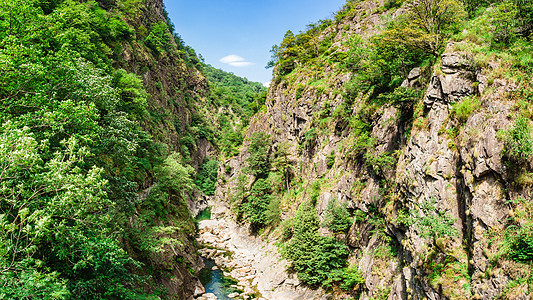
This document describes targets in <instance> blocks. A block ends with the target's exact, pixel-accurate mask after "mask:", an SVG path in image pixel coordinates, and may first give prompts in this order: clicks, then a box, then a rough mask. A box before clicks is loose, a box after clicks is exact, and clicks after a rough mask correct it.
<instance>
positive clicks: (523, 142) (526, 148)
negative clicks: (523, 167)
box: [504, 116, 533, 163]
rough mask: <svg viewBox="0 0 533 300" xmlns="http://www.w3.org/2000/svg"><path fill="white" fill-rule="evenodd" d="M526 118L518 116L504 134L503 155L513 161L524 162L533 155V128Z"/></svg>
mask: <svg viewBox="0 0 533 300" xmlns="http://www.w3.org/2000/svg"><path fill="white" fill-rule="evenodd" d="M529 123H530V121H529V119H528V118H525V117H523V116H519V117H518V118H517V119H516V121H515V123H514V126H513V127H512V128H511V130H509V131H508V132H505V133H504V136H505V155H507V156H508V157H509V158H510V159H512V160H514V161H515V162H519V163H520V162H526V161H528V160H529V159H530V158H531V157H533V130H532V128H531V125H530V124H529Z"/></svg>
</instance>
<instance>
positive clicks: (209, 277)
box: [200, 259, 237, 300]
mask: <svg viewBox="0 0 533 300" xmlns="http://www.w3.org/2000/svg"><path fill="white" fill-rule="evenodd" d="M204 262H205V268H204V269H202V271H200V281H201V282H202V284H203V285H204V287H205V292H206V293H213V294H215V296H217V297H218V299H219V300H231V298H228V295H229V294H231V293H233V292H236V291H237V290H236V289H234V288H231V287H230V286H231V285H234V284H236V282H235V281H234V280H232V279H231V278H226V277H224V275H223V273H222V271H221V270H219V269H216V270H212V268H213V267H214V266H216V265H215V262H214V261H212V260H210V259H204Z"/></svg>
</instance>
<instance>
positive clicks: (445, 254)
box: [217, 44, 528, 300]
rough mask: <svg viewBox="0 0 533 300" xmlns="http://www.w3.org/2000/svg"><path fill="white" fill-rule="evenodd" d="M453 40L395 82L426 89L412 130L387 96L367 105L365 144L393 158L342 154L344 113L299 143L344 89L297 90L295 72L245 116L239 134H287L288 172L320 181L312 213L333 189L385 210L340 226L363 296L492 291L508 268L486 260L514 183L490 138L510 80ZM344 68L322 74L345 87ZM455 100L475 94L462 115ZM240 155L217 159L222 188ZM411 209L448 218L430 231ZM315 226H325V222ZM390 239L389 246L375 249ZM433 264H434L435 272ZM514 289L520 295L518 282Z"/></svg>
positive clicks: (286, 210)
mask: <svg viewBox="0 0 533 300" xmlns="http://www.w3.org/2000/svg"><path fill="white" fill-rule="evenodd" d="M453 49H454V44H450V45H448V48H447V51H446V52H445V53H444V54H443V55H442V57H441V60H440V65H438V67H437V68H435V71H434V72H433V74H431V75H430V76H429V77H428V74H426V75H424V72H426V71H424V70H422V69H419V68H417V69H414V70H412V71H411V72H410V73H409V76H408V77H407V78H406V79H405V81H404V82H403V84H402V86H404V87H410V88H415V89H425V93H424V97H423V107H424V114H423V115H422V116H421V117H420V118H419V119H418V120H417V122H416V123H415V125H414V126H413V128H412V129H410V128H409V124H407V123H406V121H405V120H406V118H405V114H406V113H408V112H407V111H405V110H403V109H404V107H398V106H390V105H389V106H387V105H385V106H382V107H380V108H379V109H378V110H377V111H376V112H375V113H373V115H372V118H371V119H372V120H374V121H372V124H371V128H372V129H371V132H370V137H371V138H373V139H374V140H375V146H374V148H373V149H370V150H369V152H371V153H372V154H373V155H377V156H379V155H392V153H398V154H399V156H398V161H397V163H396V165H395V168H393V169H383V170H376V169H373V168H372V167H369V166H367V165H365V164H364V163H363V162H361V160H360V158H357V157H356V158H355V159H353V160H350V153H349V150H348V149H349V147H350V144H349V142H348V141H349V140H350V139H351V138H353V137H352V136H351V135H350V134H351V133H350V132H349V131H346V130H345V129H344V128H345V125H343V124H342V123H338V124H333V125H331V128H335V130H332V131H330V132H329V133H326V134H322V135H318V136H317V137H316V140H314V141H313V143H312V144H309V143H307V144H305V147H307V148H303V147H302V145H304V141H305V134H306V132H307V131H309V130H310V129H311V128H313V127H314V126H317V123H316V119H315V118H314V116H316V114H317V113H318V110H320V108H323V107H324V106H325V105H328V106H329V107H330V110H331V111H334V110H335V109H336V108H337V107H338V106H339V105H340V104H341V103H342V102H343V101H344V99H343V96H342V95H339V94H333V93H318V92H317V90H316V89H314V88H309V87H307V88H306V89H304V90H303V91H302V90H300V91H297V89H294V88H293V87H294V86H295V85H296V86H297V85H298V80H296V83H294V82H293V83H292V85H287V83H285V82H280V83H278V84H274V85H273V86H272V87H271V89H270V93H269V100H268V101H267V112H266V113H263V114H261V115H259V116H257V117H256V118H255V119H254V120H253V121H252V122H251V124H250V129H249V131H248V136H250V135H251V134H252V133H253V132H257V131H262V132H266V133H268V134H270V135H271V136H272V138H273V144H274V146H273V148H274V149H275V148H276V145H277V144H278V143H281V142H285V143H289V145H290V149H291V150H290V160H291V161H293V162H294V165H297V166H298V171H297V173H296V174H295V177H298V178H300V182H302V183H303V186H304V187H305V188H308V187H309V186H310V183H311V182H313V181H317V180H319V181H320V182H324V184H323V186H325V187H321V191H320V195H319V196H318V198H317V204H316V209H317V212H318V213H319V215H320V216H321V218H322V217H323V214H324V213H325V210H326V207H327V205H328V203H329V202H330V201H331V200H332V199H338V200H341V201H342V202H344V203H347V207H348V208H349V209H350V210H351V211H362V212H363V214H366V215H367V216H370V215H372V211H373V210H375V209H376V208H378V209H379V210H380V211H381V212H382V214H383V215H380V216H379V217H380V218H382V219H383V220H384V224H382V225H378V224H379V223H376V222H375V219H374V221H369V218H367V219H366V220H365V219H364V218H363V219H359V220H358V219H357V218H356V220H355V221H354V224H353V225H352V227H351V228H350V230H349V232H348V233H347V234H346V236H345V237H344V239H345V242H346V244H347V245H349V246H350V247H351V249H352V258H351V259H350V262H351V263H352V264H357V265H358V267H359V270H360V271H361V273H362V275H363V277H364V278H365V287H364V289H363V290H362V291H361V292H360V295H361V297H362V299H370V298H372V297H378V296H379V295H383V293H387V294H388V299H391V300H392V299H449V298H456V299H462V298H472V299H493V298H495V297H497V296H498V295H501V294H502V292H504V290H505V288H506V286H507V284H508V283H509V282H510V281H511V280H512V278H511V275H510V274H511V273H510V272H513V271H512V270H513V268H515V267H516V266H515V265H514V264H513V263H512V262H505V263H502V265H496V266H495V265H494V255H496V253H495V252H496V251H497V250H495V249H496V248H495V244H497V242H498V241H497V239H498V237H496V235H494V233H495V232H500V233H501V232H503V231H504V230H505V226H506V220H507V219H508V218H509V216H510V211H511V210H510V206H509V204H508V200H509V199H516V198H517V197H518V196H519V195H520V193H521V192H518V191H514V190H513V188H512V182H511V180H512V179H510V174H509V170H508V169H507V167H506V164H505V162H504V158H503V157H502V150H503V148H504V143H503V141H502V139H501V138H499V137H498V132H500V131H501V130H504V129H506V128H509V126H510V125H511V118H510V116H511V115H512V114H513V112H512V107H513V103H512V102H509V101H508V100H507V99H505V95H506V93H508V92H509V91H512V90H513V88H514V87H513V84H511V83H509V82H505V83H503V82H500V81H501V80H500V79H497V80H494V81H493V82H492V83H491V84H489V82H488V80H487V77H488V76H487V75H486V74H487V73H490V72H491V68H492V67H493V66H495V64H492V63H491V64H488V65H487V67H485V68H476V67H475V66H474V65H475V64H474V62H473V59H472V56H471V55H470V54H468V53H465V52H455V51H453ZM424 78H426V79H424ZM348 79H349V76H346V74H337V75H335V76H332V77H331V78H326V79H325V80H327V84H328V85H329V86H335V87H342V86H343V85H344V84H345V83H346V82H347V81H348ZM427 79H429V83H428V84H427V85H425V84H424V82H425V81H424V80H427ZM462 101H472V103H473V104H472V103H470V104H469V103H467V104H465V105H473V106H475V107H474V108H473V109H472V113H470V115H467V116H462V117H461V118H459V117H457V115H456V113H455V111H454V106H455V105H456V103H458V102H462ZM326 103H327V104H326ZM357 110H358V104H356V105H355V108H354V112H356V111H357ZM409 130H410V134H409V135H407V134H406V133H408V132H409ZM245 148H246V147H245ZM272 152H274V151H272ZM331 153H335V154H336V155H335V159H334V163H333V166H331V164H330V165H329V166H328V163H327V158H328V156H330V155H331ZM247 156H248V154H247V153H246V151H245V150H244V151H243V152H242V153H241V154H240V155H238V156H236V157H234V158H232V159H230V160H228V161H227V162H226V164H225V167H223V168H222V172H221V173H223V174H224V175H223V178H224V179H223V182H224V185H219V189H218V190H217V197H218V198H219V199H228V198H229V197H230V196H231V195H232V193H233V191H234V189H235V187H236V178H237V175H238V174H239V170H241V169H242V168H243V167H244V166H245V165H246V158H247ZM306 184H307V185H306ZM384 190H387V191H388V194H384V193H383V191H384ZM301 195H303V196H301ZM298 197H300V198H298ZM308 197H309V194H308V193H307V192H304V193H303V194H299V196H296V198H295V199H292V200H291V201H292V202H291V203H289V204H287V205H286V206H285V207H283V211H282V218H283V219H286V218H290V217H292V216H293V215H294V213H295V211H296V208H297V205H298V204H299V203H301V202H303V201H304V200H305V199H308ZM424 207H430V208H431V209H427V208H424ZM402 218H404V219H408V220H403V221H402V220H401V219H402ZM439 218H440V219H439ZM417 219H418V220H420V219H422V220H434V221H429V223H430V225H428V226H429V227H431V226H432V225H431V222H440V224H434V227H437V226H440V225H442V226H444V227H445V228H440V229H438V230H444V231H448V233H446V234H443V235H442V236H440V235H438V234H437V235H436V236H435V233H434V236H431V235H428V234H427V233H425V232H424V230H425V229H424V228H423V227H421V226H415V225H413V222H417V221H416V220H417ZM439 220H440V221H439ZM445 224H448V225H445ZM376 226H384V227H383V228H377V227H376ZM446 226H448V227H446ZM379 230H384V232H385V234H386V236H388V238H390V240H389V242H388V243H389V244H387V242H385V241H386V240H387V239H381V238H379V237H378V236H376V234H375V232H376V231H379ZM430 230H437V229H434V228H433V229H430ZM321 233H322V234H325V235H331V233H329V232H328V230H327V229H325V228H323V229H322V230H321ZM499 236H500V238H501V235H499ZM271 238H273V237H271ZM274 238H275V237H274ZM340 238H341V239H342V238H343V237H340ZM391 245H392V246H391ZM392 248H394V249H395V251H396V252H395V254H391V253H388V252H386V251H385V254H383V253H380V251H382V250H383V249H392ZM437 265H438V266H440V267H439V268H443V269H442V270H438V271H436V270H435V266H437ZM464 287H471V288H470V289H465V288H464ZM269 288H276V287H274V286H270V287H269ZM517 295H518V296H517V297H522V298H524V299H528V296H527V295H525V294H524V292H522V294H520V292H518V294H517ZM337 296H338V297H340V298H342V297H347V295H342V294H337ZM265 298H267V299H281V298H270V297H268V296H266V297H265Z"/></svg>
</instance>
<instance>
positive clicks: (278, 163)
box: [273, 142, 294, 190]
mask: <svg viewBox="0 0 533 300" xmlns="http://www.w3.org/2000/svg"><path fill="white" fill-rule="evenodd" d="M289 155H290V144H289V143H287V142H283V143H279V144H278V147H277V150H276V158H275V159H274V163H273V167H274V168H275V169H276V170H277V171H278V172H279V173H280V174H281V179H282V181H283V185H284V187H285V190H289V187H290V179H291V174H292V172H293V171H294V166H293V165H292V162H291V160H290V159H289Z"/></svg>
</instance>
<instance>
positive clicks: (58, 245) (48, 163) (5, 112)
mask: <svg viewBox="0 0 533 300" xmlns="http://www.w3.org/2000/svg"><path fill="white" fill-rule="evenodd" d="M173 30H174V29H173V25H172V23H171V21H170V20H169V19H168V17H167V16H166V12H165V10H164V8H163V3H162V1H157V0H153V1H152V0H148V1H143V0H102V1H75V0H63V1H46V0H14V1H12V0H3V1H0V45H1V46H0V81H1V83H0V103H1V110H0V132H1V135H0V170H1V171H0V298H1V299H160V298H173V299H185V298H188V297H191V296H192V294H193V293H194V291H195V288H197V286H198V285H199V282H198V280H197V278H196V274H197V271H198V270H199V269H200V267H201V261H200V259H199V257H198V256H197V254H196V247H197V246H196V244H195V241H194V237H195V234H196V233H195V232H196V229H195V223H194V220H193V218H191V216H190V214H189V211H188V209H187V202H191V201H194V199H195V197H196V195H197V192H195V191H198V190H202V189H203V190H204V191H205V192H206V193H207V192H209V191H208V190H206V189H204V188H203V186H202V185H204V186H207V187H208V186H209V185H210V186H211V189H213V186H214V181H215V180H216V166H215V175H214V178H213V175H212V174H211V175H209V174H208V175H206V172H204V171H203V170H204V169H206V168H203V167H202V166H203V165H204V164H202V162H203V161H204V160H205V159H206V158H207V157H208V156H209V155H212V156H213V157H216V153H217V151H218V150H217V149H218V148H219V147H220V146H219V144H222V145H225V144H224V143H225V142H218V141H217V138H218V137H215V136H214V133H213V132H214V130H216V126H217V125H216V124H217V123H216V122H213V121H212V120H210V119H206V116H211V111H215V112H216V111H217V109H218V107H219V106H221V107H222V106H229V105H232V104H233V105H234V108H233V109H234V110H236V112H235V116H237V117H239V118H241V119H242V121H240V124H242V125H240V126H241V127H244V126H246V125H245V124H244V123H245V122H247V120H248V119H249V117H250V115H251V113H250V112H249V111H250V110H251V108H249V107H248V106H249V104H250V103H254V101H255V99H256V98H254V97H255V96H254V95H255V94H254V93H256V92H259V91H260V90H261V88H260V87H258V86H257V84H253V83H250V82H247V81H238V80H236V79H234V76H233V77H232V75H230V74H225V73H223V72H222V71H217V70H214V69H213V68H211V67H209V66H205V67H204V65H203V63H202V62H201V61H200V60H199V59H198V57H197V56H196V53H195V52H194V50H193V49H192V48H190V47H188V46H186V45H185V44H184V42H183V41H182V40H181V38H180V37H179V36H178V35H177V34H176V33H174V32H173ZM204 68H205V69H206V70H204ZM202 72H205V73H207V74H215V73H216V74H217V76H219V77H225V76H227V78H230V79H231V80H233V81H238V82H239V85H240V87H243V88H247V87H248V86H250V88H249V91H246V93H243V94H241V92H240V91H235V90H233V91H231V92H230V91H225V90H223V89H224V88H225V86H229V85H231V84H232V83H227V82H222V81H221V82H217V83H216V85H213V86H211V85H212V84H209V83H208V81H207V80H206V78H205V75H204V74H203V73H202ZM221 89H222V92H220V91H218V90H221ZM217 93H218V94H217ZM220 93H222V94H223V95H224V97H227V99H226V98H224V100H220V102H218V101H219V99H222V98H223V97H222V96H221V95H222V94H220ZM233 94H235V95H233ZM226 95H227V96H226ZM215 102H216V103H215ZM241 110H242V111H241ZM214 115H216V113H215V114H214ZM215 121H216V120H215ZM231 124H233V123H231ZM224 126H226V127H228V126H229V125H227V124H226V125H224ZM239 130H242V129H239ZM237 131H238V130H237ZM239 134H241V133H240V131H239ZM241 142H242V138H241ZM232 143H233V144H231V147H237V146H238V144H239V142H232ZM228 147H230V146H228ZM209 176H211V177H210V178H211V184H209V183H207V184H205V181H206V177H209ZM195 181H196V184H195ZM211 193H213V191H212V190H211Z"/></svg>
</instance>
